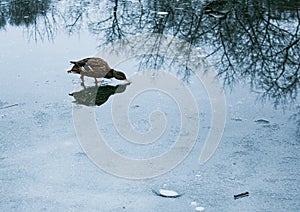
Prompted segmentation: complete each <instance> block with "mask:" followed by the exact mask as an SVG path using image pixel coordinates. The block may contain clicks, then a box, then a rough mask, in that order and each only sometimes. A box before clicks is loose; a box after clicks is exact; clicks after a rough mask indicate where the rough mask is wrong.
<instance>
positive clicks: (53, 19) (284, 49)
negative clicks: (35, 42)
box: [0, 0, 300, 105]
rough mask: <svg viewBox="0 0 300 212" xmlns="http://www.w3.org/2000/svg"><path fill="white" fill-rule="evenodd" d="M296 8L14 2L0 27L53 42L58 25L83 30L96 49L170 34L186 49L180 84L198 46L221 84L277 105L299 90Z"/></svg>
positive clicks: (278, 4)
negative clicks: (239, 86) (243, 86)
mask: <svg viewBox="0 0 300 212" xmlns="http://www.w3.org/2000/svg"><path fill="white" fill-rule="evenodd" d="M55 5H57V6H56V7H55ZM51 6H52V7H51ZM299 8H300V2H299V1H298V0H283V1H279V0H262V1H261V0H241V1H234V0H228V1H224V0H215V1H205V2H203V3H199V1H196V0H181V1H177V0H171V1H165V0H155V1H150V0H132V1H124V0H108V1H100V2H99V1H95V0H94V1H85V0H82V1H78V2H77V3H74V2H73V1H70V2H69V1H66V2H65V3H64V4H60V2H55V3H52V4H51V2H50V1H49V0H48V1H38V0H26V1H17V0H12V1H4V2H2V3H1V4H0V15H1V16H0V27H2V28H3V27H5V26H6V25H7V23H10V24H11V25H16V26H20V25H22V26H26V27H27V28H28V29H31V32H32V33H34V35H33V37H35V39H37V37H38V36H40V37H41V38H42V37H45V36H48V38H49V37H53V36H54V34H55V33H54V32H55V31H56V27H57V23H58V22H59V23H60V25H61V26H62V27H63V28H65V29H66V30H67V32H68V33H77V32H79V31H80V30H81V29H82V28H84V27H87V28H88V29H89V31H90V32H91V33H92V34H94V35H95V36H96V37H97V38H98V39H99V45H100V46H102V45H107V44H110V43H113V42H115V41H120V40H121V41H124V42H123V45H128V43H126V42H127V41H126V40H127V37H128V36H129V35H135V34H145V33H159V34H161V35H166V34H168V35H171V36H173V37H176V38H179V39H182V40H184V41H186V42H188V43H190V44H191V45H190V47H188V46H185V47H184V48H183V47H182V46H180V45H179V46H178V49H177V51H176V53H175V54H174V61H176V59H177V58H178V57H183V59H184V61H185V64H184V65H183V70H184V79H188V77H189V76H190V74H191V73H192V70H191V69H189V64H190V63H191V62H195V61H196V60H197V59H195V58H194V54H195V52H192V51H190V49H191V47H196V48H198V49H199V52H198V53H196V54H199V55H200V54H201V55H202V56H203V57H205V59H207V60H209V61H216V62H213V65H214V66H215V67H217V70H218V72H219V74H220V77H222V78H223V79H224V83H225V84H226V85H231V86H232V85H234V82H235V81H240V80H249V81H250V82H251V85H252V88H253V89H254V90H255V91H257V92H260V93H261V94H262V97H263V98H271V99H272V100H274V103H275V105H278V104H280V103H286V101H289V100H295V99H296V97H297V91H298V89H299V77H300V73H299V67H300V62H299V61H300V56H299V52H300V42H299V41H300V33H299V28H300V11H299ZM162 12H163V13H162ZM160 48H161V46H160V38H159V37H158V39H157V40H156V41H155V42H154V43H153V45H152V46H151V47H150V49H149V52H151V54H145V55H144V57H143V58H141V65H140V67H150V68H151V69H159V68H161V67H162V66H163V64H164V63H165V58H164V55H163V54H162V52H161V51H160ZM145 50H147V49H145ZM154 52H156V54H154ZM193 58H194V59H193ZM198 60H199V58H198Z"/></svg>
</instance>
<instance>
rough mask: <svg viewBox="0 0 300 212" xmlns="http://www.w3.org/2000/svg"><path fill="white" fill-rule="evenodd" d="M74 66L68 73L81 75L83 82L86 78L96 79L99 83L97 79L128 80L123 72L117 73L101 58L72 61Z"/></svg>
mask: <svg viewBox="0 0 300 212" xmlns="http://www.w3.org/2000/svg"><path fill="white" fill-rule="evenodd" d="M71 63H72V64H74V65H73V67H72V69H71V70H69V71H68V73H76V74H80V75H81V79H82V81H84V76H87V77H93V78H95V82H96V83H97V82H98V81H97V78H107V79H110V78H113V77H115V78H116V79H119V80H126V81H127V82H129V81H128V80H127V79H126V76H125V74H124V73H123V72H120V71H116V70H114V69H112V68H110V67H109V65H108V64H107V62H105V61H104V60H103V59H101V58H99V57H90V58H85V59H82V60H79V61H71Z"/></svg>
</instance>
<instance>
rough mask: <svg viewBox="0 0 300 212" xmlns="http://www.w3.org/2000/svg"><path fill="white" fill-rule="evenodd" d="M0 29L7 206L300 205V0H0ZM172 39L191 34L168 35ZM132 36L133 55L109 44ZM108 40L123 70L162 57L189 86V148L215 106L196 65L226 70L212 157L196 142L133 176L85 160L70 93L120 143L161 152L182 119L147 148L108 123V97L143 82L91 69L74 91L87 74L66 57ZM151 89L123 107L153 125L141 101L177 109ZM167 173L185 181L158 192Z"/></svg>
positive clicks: (1, 204)
mask: <svg viewBox="0 0 300 212" xmlns="http://www.w3.org/2000/svg"><path fill="white" fill-rule="evenodd" d="M138 35H145V37H142V38H143V39H144V40H138ZM148 35H149V37H147V36H148ZM153 35H154V37H153ZM163 36H169V38H172V39H171V41H170V40H169V41H168V42H169V44H170V46H172V47H170V48H168V47H167V48H165V47H163V45H162V43H163V42H165V40H164V37H163ZM176 39H177V40H176ZM0 40H1V44H0V46H1V51H0V62H1V67H2V70H1V78H0V82H1V83H0V89H1V92H0V115H1V117H0V127H1V131H0V152H1V156H0V191H1V195H0V208H1V209H3V210H37V211H39V210H71V211H73V210H96V211H99V210H103V211H121V210H124V211H126V210H128V211H140V209H141V210H142V211H157V210H163V211H194V209H195V204H196V205H198V206H203V207H205V208H206V209H207V210H208V211H217V210H219V211H220V210H221V211H239V210H243V211H263V210H265V211H276V210H279V211H297V210H299V209H300V205H299V201H298V199H299V198H297V197H298V195H299V191H300V188H299V183H298V182H299V179H300V177H299V173H298V164H299V156H298V153H299V136H300V109H299V108H300V105H299V96H298V92H299V85H300V2H299V1H298V0H284V1H277V0H263V1H261V0H248V1H244V0H240V1H222V0H219V1H201V2H200V1H192V0H183V1H177V0H172V1H163V0H161V1H158V0H156V1H142V0H132V1H120V0H115V1H68V0H66V1H49V0H45V1H42V0H26V1H18V0H11V1H1V2H0ZM172 40H176V42H177V41H180V42H183V43H185V44H189V45H185V46H184V47H183V46H182V45H179V43H180V42H178V45H177V43H176V42H175V43H176V45H171V44H172ZM147 41H151V42H150V44H149V42H148V43H147ZM137 46H138V50H139V49H142V50H143V51H142V54H141V53H139V52H138V51H136V54H135V56H133V57H132V58H131V59H128V60H127V61H125V62H124V61H123V62H122V61H121V62H119V61H117V60H114V58H113V57H111V58H110V56H107V55H110V54H114V55H118V54H120V58H121V57H124V54H126V51H128V49H134V47H137ZM107 47H109V51H107V52H105V53H106V57H107V60H108V62H109V64H111V65H112V66H113V67H117V68H120V69H121V70H124V71H125V72H126V74H128V76H133V75H134V73H136V72H141V73H142V72H143V71H148V70H151V71H152V72H153V73H156V72H157V71H164V70H168V71H170V72H171V73H173V74H175V75H176V76H177V77H178V79H180V81H181V82H182V83H183V84H184V85H187V86H189V87H190V88H191V89H192V90H193V91H195V93H196V97H195V99H196V102H198V103H199V102H200V103H201V104H199V105H201V115H200V121H201V126H200V127H199V128H201V130H203V131H202V132H204V133H203V135H202V134H201V135H199V136H198V139H197V141H198V143H200V144H196V145H195V149H197V148H198V147H199V148H201V147H200V146H201V145H202V144H203V142H204V141H203V140H205V137H206V134H207V133H208V130H209V128H210V127H211V126H210V122H211V120H212V118H211V112H210V111H209V109H208V108H209V105H210V104H209V102H208V100H207V99H208V97H207V94H206V93H205V92H204V91H203V87H201V85H198V81H197V80H196V79H195V70H194V69H193V68H191V67H193V66H192V64H193V65H194V66H196V67H200V66H201V68H202V69H204V72H205V71H207V72H209V71H210V70H211V67H213V69H214V70H215V71H216V72H217V73H218V77H219V79H220V81H221V82H222V86H223V88H224V90H225V91H226V92H225V93H226V101H227V106H226V111H227V119H226V120H227V122H226V127H225V131H224V134H223V138H222V143H221V145H220V146H219V148H218V150H217V153H218V154H216V155H215V156H214V157H212V159H211V160H210V161H209V163H207V164H206V166H204V167H200V166H199V165H198V163H197V162H196V161H197V158H198V155H199V154H198V152H199V149H197V151H198V152H197V151H196V152H194V153H191V155H190V156H189V158H187V159H186V160H185V161H184V162H183V164H181V165H180V166H179V167H177V168H176V169H174V170H173V171H172V172H170V173H168V174H166V175H164V176H162V177H161V178H156V179H153V180H148V181H126V180H124V179H121V178H116V177H114V176H110V175H109V174H107V173H105V172H102V171H101V170H99V169H98V168H97V167H96V166H94V165H93V163H91V162H90V161H89V159H88V158H87V157H86V154H85V153H84V152H83V150H82V149H81V147H80V145H79V144H78V142H77V137H76V133H75V132H74V128H73V118H72V101H75V102H77V103H78V104H81V105H87V106H94V105H98V106H99V107H97V111H96V112H97V122H98V125H99V129H100V130H103V131H104V132H108V133H106V135H105V138H106V139H107V140H111V145H112V146H113V147H114V148H115V149H116V151H118V152H119V153H120V154H125V155H129V156H130V155H131V156H132V155H134V156H135V157H138V158H139V157H140V158H142V157H143V156H145V155H146V156H147V157H148V156H149V157H150V156H155V155H156V154H155V153H157V152H159V153H161V150H162V149H163V150H164V151H165V150H168V147H169V146H170V145H172V142H173V141H172V139H173V138H174V139H175V138H176V136H175V133H176V132H178V128H179V124H178V122H179V118H174V117H172V116H174V115H172V114H171V113H170V114H171V115H170V114H169V115H168V114H167V119H168V121H169V122H168V123H169V124H168V126H167V129H168V130H170V132H171V133H169V134H168V133H165V134H163V136H162V140H161V141H160V145H161V146H159V147H153V146H154V145H153V146H151V148H152V150H151V151H147V150H146V149H144V147H138V148H137V149H134V147H132V146H130V145H131V144H130V145H129V146H126V145H127V144H126V145H125V144H124V145H123V144H122V145H121V146H118V145H120V144H119V142H120V140H119V135H117V132H115V131H113V132H115V133H109V132H110V130H111V129H112V128H113V125H114V122H113V120H111V118H110V115H108V113H109V112H110V110H111V100H112V99H114V97H115V96H118V95H125V94H126V92H130V89H132V88H134V86H135V84H134V83H133V84H132V85H129V86H127V87H126V86H123V85H114V84H113V85H111V84H109V85H107V86H98V85H94V84H93V83H92V82H88V84H87V87H86V88H84V87H80V89H77V90H76V91H74V87H76V86H75V85H78V86H80V85H79V84H80V83H78V82H79V79H78V78H79V76H76V75H72V76H71V75H68V74H67V70H68V69H70V67H71V66H70V65H69V61H70V60H76V59H82V58H84V57H88V56H94V55H98V56H101V57H102V56H104V54H103V55H102V54H101V53H103V49H106V48H107ZM124 49H125V50H124ZM166 51H171V52H172V54H166V53H165V52H166ZM99 52H100V55H99ZM124 52H125V53H124ZM128 52H129V51H128ZM128 52H127V53H128ZM128 54H129V53H128ZM130 54H132V52H131V53H130ZM122 55H123V56H122ZM170 55H171V56H170ZM109 58H110V59H109ZM178 61H180V62H178ZM195 64H196V65H195ZM129 78H130V77H129ZM166 84H168V83H166ZM199 84H200V83H199ZM118 86H121V87H118ZM120 88H121V89H120ZM71 93H72V96H69V94H71ZM151 95H152V96H151ZM157 96H158V94H156V93H155V92H154V93H152V94H149V96H148V97H146V98H144V97H139V98H137V99H136V100H135V102H133V104H132V105H131V106H130V108H129V109H128V111H129V113H130V114H131V116H132V117H133V118H132V122H133V125H134V126H135V128H137V129H138V130H140V131H147V129H148V128H149V126H150V124H149V121H148V120H147V117H146V115H145V114H150V113H151V111H152V109H153V108H154V109H155V108H164V109H165V110H169V111H176V114H177V113H180V111H178V109H174V108H173V107H172V106H168V105H169V104H171V103H172V102H173V101H174V100H172V99H171V98H169V97H166V96H163V95H162V96H159V97H157ZM95 98H96V99H95ZM166 105H167V106H166ZM165 140H166V141H165ZM199 145H200V146H199ZM129 148H133V149H132V150H128V151H127V150H126V149H129ZM266 164H267V165H266ZM220 170H223V171H222V172H220ZM165 184H166V185H165ZM168 186H171V187H172V186H173V188H174V187H175V188H178V190H180V191H183V193H185V195H183V196H182V197H181V198H180V199H172V200H171V201H169V200H166V199H162V198H158V197H156V196H155V195H153V193H152V192H151V189H157V188H160V187H166V188H168ZM175 190H176V189H175ZM244 191H249V192H250V195H249V197H246V198H243V199H240V200H236V201H234V202H233V195H234V194H237V193H241V192H244ZM37 202H38V203H37ZM192 202H197V203H193V204H192V205H191V204H190V203H192Z"/></svg>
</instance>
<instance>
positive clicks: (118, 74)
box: [112, 69, 130, 83]
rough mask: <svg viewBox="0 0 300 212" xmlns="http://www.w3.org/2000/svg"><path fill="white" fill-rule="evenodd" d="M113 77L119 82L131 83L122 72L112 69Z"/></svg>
mask: <svg viewBox="0 0 300 212" xmlns="http://www.w3.org/2000/svg"><path fill="white" fill-rule="evenodd" d="M112 75H113V77H114V78H116V79H118V80H124V81H125V82H127V83H130V81H129V80H128V79H127V78H126V75H125V74H124V73H123V72H121V71H116V70H114V69H112Z"/></svg>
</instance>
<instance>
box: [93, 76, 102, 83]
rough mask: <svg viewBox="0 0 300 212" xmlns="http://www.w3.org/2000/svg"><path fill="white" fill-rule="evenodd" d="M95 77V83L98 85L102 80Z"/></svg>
mask: <svg viewBox="0 0 300 212" xmlns="http://www.w3.org/2000/svg"><path fill="white" fill-rule="evenodd" d="M94 79H95V84H96V85H97V84H98V83H100V84H101V82H102V81H99V80H97V78H96V77H94Z"/></svg>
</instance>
